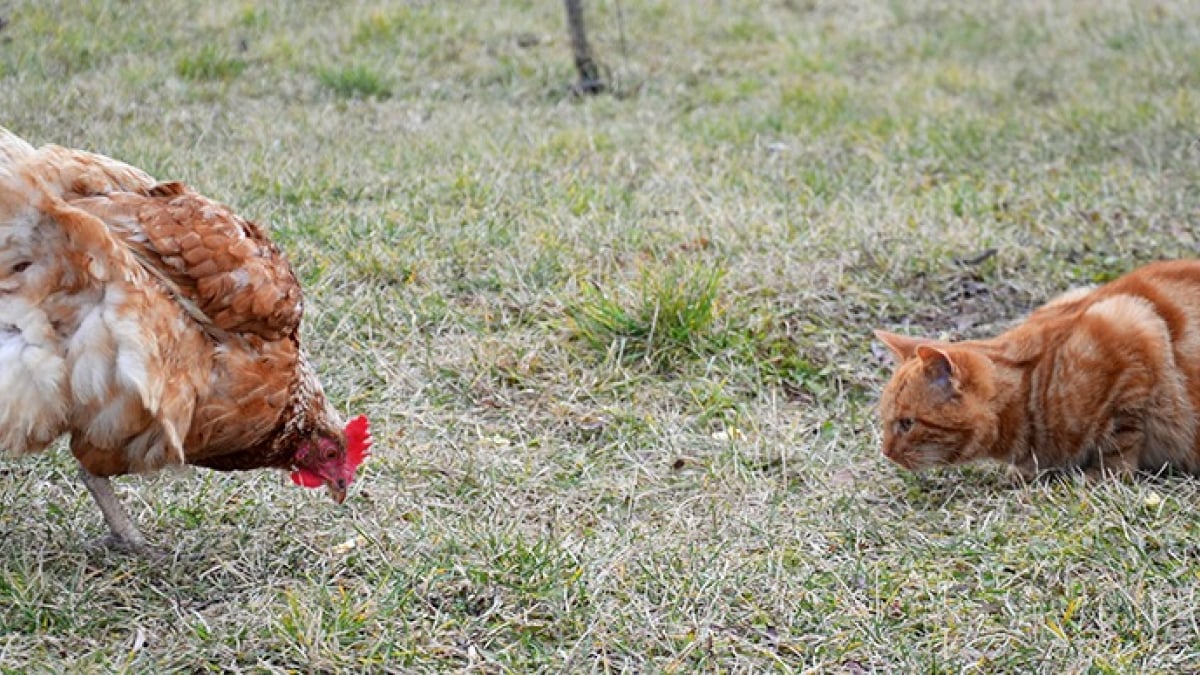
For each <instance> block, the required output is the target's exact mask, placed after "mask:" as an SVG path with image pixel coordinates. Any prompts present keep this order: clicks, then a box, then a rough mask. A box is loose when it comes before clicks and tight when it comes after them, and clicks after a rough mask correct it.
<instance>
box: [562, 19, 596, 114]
mask: <svg viewBox="0 0 1200 675" xmlns="http://www.w3.org/2000/svg"><path fill="white" fill-rule="evenodd" d="M563 1H564V2H565V3H566V4H567V28H568V29H569V30H570V32H571V51H572V52H574V54H575V69H576V70H578V71H579V82H578V83H576V85H575V87H574V89H575V92H576V93H578V94H599V93H600V92H602V91H604V80H603V79H602V78H601V77H600V67H599V66H598V65H596V59H594V58H592V48H591V46H590V45H588V41H587V32H586V31H585V30H584V27H583V0H563Z"/></svg>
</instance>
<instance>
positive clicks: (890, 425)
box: [875, 330, 998, 471]
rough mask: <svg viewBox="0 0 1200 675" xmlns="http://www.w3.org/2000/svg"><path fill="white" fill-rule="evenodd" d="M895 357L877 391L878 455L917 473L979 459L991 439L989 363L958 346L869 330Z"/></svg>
mask: <svg viewBox="0 0 1200 675" xmlns="http://www.w3.org/2000/svg"><path fill="white" fill-rule="evenodd" d="M875 337H877V338H879V340H880V341H882V342H883V343H884V344H885V345H887V346H888V348H889V349H890V350H891V351H892V354H894V355H895V357H896V364H897V365H896V372H895V373H893V374H892V379H891V381H889V382H888V383H887V386H886V387H884V389H883V396H882V397H881V398H880V401H879V413H880V417H881V419H882V422H883V456H884V457H887V458H888V459H890V460H891V461H893V462H895V463H896V464H898V465H900V466H902V467H904V468H906V469H909V470H912V471H920V470H922V469H927V468H930V467H933V466H939V465H948V464H962V463H965V462H970V461H972V460H975V459H981V458H982V457H983V456H984V455H985V453H986V452H987V449H988V448H990V447H991V445H992V443H993V442H994V441H995V439H996V436H997V432H998V430H997V423H998V411H997V410H995V409H994V403H993V398H994V396H995V378H994V376H995V365H994V364H993V363H992V361H991V360H990V359H988V358H987V357H986V356H984V355H983V354H981V353H979V352H977V351H975V350H972V349H971V348H969V347H966V346H963V345H955V344H950V343H946V342H939V341H936V340H924V339H919V338H911V337H905V336H903V335H896V334H895V333H888V332H886V331H881V330H880V331H875Z"/></svg>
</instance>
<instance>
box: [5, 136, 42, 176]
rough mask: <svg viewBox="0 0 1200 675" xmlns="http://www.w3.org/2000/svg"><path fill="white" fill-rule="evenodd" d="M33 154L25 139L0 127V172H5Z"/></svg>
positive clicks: (31, 147)
mask: <svg viewBox="0 0 1200 675" xmlns="http://www.w3.org/2000/svg"><path fill="white" fill-rule="evenodd" d="M33 152H34V150H33V146H32V145H30V144H29V143H27V142H26V141H25V139H23V138H21V137H20V136H17V135H16V134H14V133H13V132H11V131H9V130H8V129H5V128H4V127H2V126H0V171H6V170H7V169H8V167H10V166H13V165H14V164H16V163H17V162H20V161H22V160H23V159H25V158H26V157H29V156H30V155H32V154H33Z"/></svg>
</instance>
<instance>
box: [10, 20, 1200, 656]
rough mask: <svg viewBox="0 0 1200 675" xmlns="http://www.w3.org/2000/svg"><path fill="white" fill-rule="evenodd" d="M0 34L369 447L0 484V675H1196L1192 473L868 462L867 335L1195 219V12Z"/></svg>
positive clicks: (35, 112)
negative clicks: (210, 206)
mask: <svg viewBox="0 0 1200 675" xmlns="http://www.w3.org/2000/svg"><path fill="white" fill-rule="evenodd" d="M586 4H587V9H588V20H589V29H590V33H591V35H590V37H591V38H592V41H593V43H594V47H595V49H596V51H597V56H598V58H599V59H600V61H601V62H603V63H604V65H605V66H606V69H607V70H606V72H607V76H608V80H609V84H610V85H611V86H610V91H609V93H607V94H605V95H601V96H598V97H594V98H588V99H586V100H581V99H579V98H576V97H574V96H572V94H571V87H570V85H571V83H572V82H573V81H574V78H575V73H574V71H573V66H572V63H571V58H570V48H569V44H568V39H567V31H566V26H565V15H564V11H563V7H562V4H561V3H560V2H557V1H556V0H544V1H542V2H531V1H529V0H509V1H507V2H497V1H495V0H483V1H482V2H474V3H467V2H419V1H416V0H413V1H406V2H385V1H383V0H376V1H371V0H348V1H346V2H337V3H330V2H319V1H317V0H266V1H263V2H249V1H237V2H184V1H183V0H164V1H162V2H155V3H144V2H133V1H129V0H98V1H96V2H74V1H67V0H38V1H36V2H35V1H33V0H16V1H15V2H7V3H2V4H0V124H3V125H4V126H7V127H8V128H10V129H12V130H13V131H14V132H16V133H18V134H20V135H22V136H24V137H25V138H27V139H29V140H30V141H32V142H34V143H35V144H41V143H59V144H62V145H69V146H74V147H80V148H86V149H91V150H94V151H98V152H102V153H105V154H108V155H111V156H113V157H117V158H120V159H124V160H126V161H129V162H131V163H133V164H136V165H139V166H141V167H143V168H145V169H146V170H148V171H150V172H151V173H152V174H154V175H155V176H157V177H159V178H162V179H178V180H183V181H185V182H187V183H189V184H191V185H193V186H195V187H196V188H198V189H199V190H201V191H202V192H205V193H206V194H209V195H211V196H213V197H216V198H218V199H220V200H222V201H224V202H226V203H229V204H233V205H235V206H236V207H237V208H238V209H239V211H240V212H241V213H243V214H245V215H247V216H250V217H252V218H254V219H256V220H258V221H259V222H262V223H264V224H266V225H268V226H269V227H270V228H271V230H272V232H273V237H274V238H275V240H276V241H277V242H278V243H279V244H280V245H281V246H282V247H283V248H284V249H285V250H286V251H287V253H288V254H289V256H290V258H291V260H292V261H293V263H294V265H295V267H296V269H297V272H298V274H299V276H300V278H301V280H302V282H303V284H304V286H305V288H306V293H307V296H306V297H307V302H306V308H307V312H306V319H305V327H304V331H305V339H306V344H307V348H308V350H309V352H310V354H311V356H312V357H313V358H314V360H315V361H316V362H317V364H318V368H319V370H320V372H321V374H322V378H323V380H324V382H325V386H326V390H327V391H328V393H329V394H330V397H331V398H332V400H333V401H334V402H335V403H336V405H337V407H338V408H339V409H342V410H344V411H346V412H352V413H355V414H357V413H358V412H365V413H367V414H368V415H370V417H371V418H372V421H373V425H374V429H375V435H376V448H375V456H374V457H373V458H372V459H370V460H369V461H368V463H367V464H366V465H365V466H364V470H363V472H362V473H361V474H360V480H359V481H358V483H356V486H355V488H354V489H353V490H352V492H351V496H350V498H349V499H348V500H347V502H346V504H345V505H343V506H341V507H339V506H337V505H335V504H333V503H331V502H330V501H329V500H328V499H326V498H325V496H324V494H323V493H318V492H315V491H307V490H302V489H299V488H296V487H294V486H292V485H290V483H288V482H287V481H286V477H284V476H281V475H280V474H279V473H277V472H276V473H272V472H257V473H244V474H218V473H214V472H208V471H205V470H191V469H187V470H181V471H168V472H165V473H163V474H162V475H157V476H151V477H130V478H123V479H119V480H118V481H117V485H118V492H119V494H120V496H121V498H122V500H123V502H124V503H125V504H126V505H127V507H128V508H129V509H130V511H131V513H132V515H133V516H134V518H135V519H136V520H137V521H138V522H139V523H140V524H141V525H142V527H143V528H144V531H145V533H146V534H147V535H148V537H149V538H150V539H152V540H153V541H154V542H155V543H156V544H158V545H159V546H161V547H162V548H164V549H165V550H166V551H167V555H166V558H165V559H164V560H153V559H143V558H136V557H129V556H126V555H121V554H118V553H115V552H110V551H107V550H103V549H98V548H96V547H94V546H92V545H91V544H90V542H92V540H94V539H96V538H97V537H99V536H100V535H101V534H103V532H104V526H103V522H102V520H101V519H100V516H99V512H98V510H97V509H96V507H95V505H94V504H93V503H92V501H91V499H90V497H89V496H88V495H87V493H86V491H85V490H84V489H83V487H82V485H81V484H80V483H79V481H78V480H77V479H76V478H75V475H74V471H75V469H74V460H73V459H71V457H70V455H69V453H67V452H64V451H61V450H60V451H55V452H49V453H46V454H44V455H41V456H38V457H36V458H26V459H22V460H15V459H3V460H0V671H3V672H12V673H17V672H20V673H25V672H137V673H142V672H185V673H193V672H200V671H246V672H262V673H272V672H337V671H344V672H359V671H367V672H385V671H386V672H435V671H436V672H442V671H459V670H461V671H472V672H475V671H478V672H513V673H524V672H538V671H541V672H564V671H569V672H615V671H626V672H695V671H711V672H762V671H778V672H818V673H827V672H828V673H847V674H851V675H857V674H860V673H868V672H879V673H903V672H978V673H997V672H1014V673H1029V672H1045V673H1073V672H1088V673H1148V672H1163V673H1177V672H1187V671H1196V670H1200V627H1198V625H1197V621H1196V618H1195V607H1196V606H1197V604H1198V601H1200V599H1198V598H1197V588H1198V587H1200V520H1198V519H1197V517H1196V515H1195V505H1196V504H1197V503H1200V482H1198V481H1196V480H1192V479H1185V478H1173V479H1167V480H1160V481H1135V482H1105V483H1101V484H1098V485H1086V484H1084V483H1082V482H1081V481H1078V480H1072V479H1068V480H1061V481H1050V482H1038V483H1034V484H1030V485H1020V484H1015V483H1014V482H1013V481H1011V480H1010V479H1009V478H1008V477H1007V476H1006V474H1005V473H1004V471H1003V470H1002V469H1000V468H998V467H989V466H980V467H972V468H967V469H954V470H943V471H935V472H931V473H929V474H924V475H921V476H913V475H909V474H905V473H903V472H901V471H900V470H898V469H897V468H895V467H893V466H891V465H889V464H888V463H887V462H886V461H884V460H883V459H882V458H881V457H880V456H879V453H878V443H879V432H878V429H877V424H876V421H875V408H874V406H875V401H876V399H877V397H878V393H879V390H880V388H881V386H882V384H883V382H884V381H885V379H886V377H887V376H888V373H889V370H890V363H889V360H888V358H887V357H886V353H885V352H884V350H882V349H881V348H880V347H879V346H877V345H875V344H873V343H872V338H871V330H872V329H874V328H886V329H889V330H895V331H900V332H906V333H913V334H928V335H940V336H943V337H952V338H959V337H979V336H983V335H989V334H993V333H995V332H997V331H999V330H1001V329H1003V328H1004V327H1006V326H1008V325H1011V323H1012V322H1013V321H1015V320H1017V319H1019V318H1020V317H1021V316H1022V314H1024V313H1026V312H1028V311H1029V310H1030V309H1032V308H1033V307H1035V306H1037V305H1038V304H1039V303H1041V302H1043V301H1044V300H1046V299H1048V298H1049V297H1051V296H1053V295H1055V294H1057V293H1058V292H1061V291H1063V290H1065V289H1067V288H1070V287H1073V286H1078V285H1081V284H1088V283H1094V282H1098V281H1104V280H1107V279H1110V278H1113V277H1115V276H1117V275H1119V274H1121V273H1123V272H1125V271H1127V270H1130V269H1132V268H1134V267H1136V266H1138V265H1139V264H1141V263H1144V262H1146V261H1149V260H1153V259H1158V258H1172V257H1182V256H1192V255H1195V253H1196V249H1197V246H1198V239H1197V237H1198V236H1200V234H1198V233H1200V4H1198V3H1194V2H1184V1H1183V0H1162V1H1157V2H1150V1H1146V2H1120V1H1116V0H1099V1H1095V2H1093V1H1091V0H1060V1H1056V2H1043V1H1041V0H1016V1H1014V2H1008V3H992V2H982V1H970V2H947V1H944V0H913V1H911V2H897V1H890V0H861V1H856V2H835V1H825V0H771V1H769V2H737V3H731V2H717V1H715V0H696V1H694V2H691V1H689V2H675V3H670V2H662V1H661V0H603V1H598V0H593V1H591V2H587V3H586Z"/></svg>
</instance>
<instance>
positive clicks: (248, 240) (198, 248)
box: [73, 183, 303, 340]
mask: <svg viewBox="0 0 1200 675" xmlns="http://www.w3.org/2000/svg"><path fill="white" fill-rule="evenodd" d="M73 205H75V206H77V207H79V208H81V209H83V210H85V211H88V212H89V213H92V214H94V215H96V216H97V217H99V218H101V219H102V220H104V221H106V222H108V223H109V225H110V227H112V228H113V230H114V231H115V232H117V233H118V235H119V236H121V237H122V238H123V239H124V240H125V241H126V243H127V245H129V246H130V248H132V249H133V250H135V251H136V252H137V253H138V257H139V259H140V260H141V261H142V263H143V264H144V265H147V264H148V265H150V266H152V267H154V268H157V271H159V272H161V273H162V274H161V275H160V277H161V276H163V275H165V276H166V277H167V278H168V279H169V280H170V282H171V285H172V286H174V287H175V288H174V289H173V290H175V289H177V290H178V292H179V293H181V294H182V295H183V296H184V297H185V298H186V299H187V300H189V301H191V302H192V303H194V304H195V305H196V307H197V308H198V309H199V310H200V312H202V313H203V314H204V315H205V316H207V317H208V319H209V320H211V321H212V323H213V324H214V325H215V326H217V327H218V328H220V329H222V330H225V331H229V332H234V333H253V334H256V335H258V336H260V337H262V338H263V339H266V340H278V339H280V338H282V337H285V336H287V335H290V334H292V333H294V332H295V330H296V328H297V327H298V326H299V323H300V316H301V313H302V309H303V308H302V304H301V294H300V286H299V284H298V283H297V281H296V278H295V276H294V275H293V273H292V271H291V268H290V267H289V266H288V264H287V261H286V260H285V259H284V257H283V254H282V253H281V252H280V251H279V249H278V248H277V247H276V246H275V245H274V244H272V243H271V242H270V241H269V240H268V239H267V237H266V235H265V234H264V233H263V231H262V230H261V229H260V228H259V227H258V226H257V225H255V224H254V223H252V222H249V221H247V220H244V219H242V218H241V217H239V216H237V215H236V214H234V213H233V212H232V211H230V210H229V209H228V208H227V207H225V206H224V205H222V204H219V203H216V202H213V201H211V200H209V199H207V198H205V197H203V196H201V195H199V194H197V193H195V192H193V191H192V190H190V189H189V188H188V187H187V186H185V185H183V184H181V183H161V184H158V185H155V186H154V187H152V188H151V189H149V190H147V191H145V192H144V193H135V192H113V193H110V194H107V195H104V196H102V197H95V198H85V199H80V200H77V201H75V202H73Z"/></svg>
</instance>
